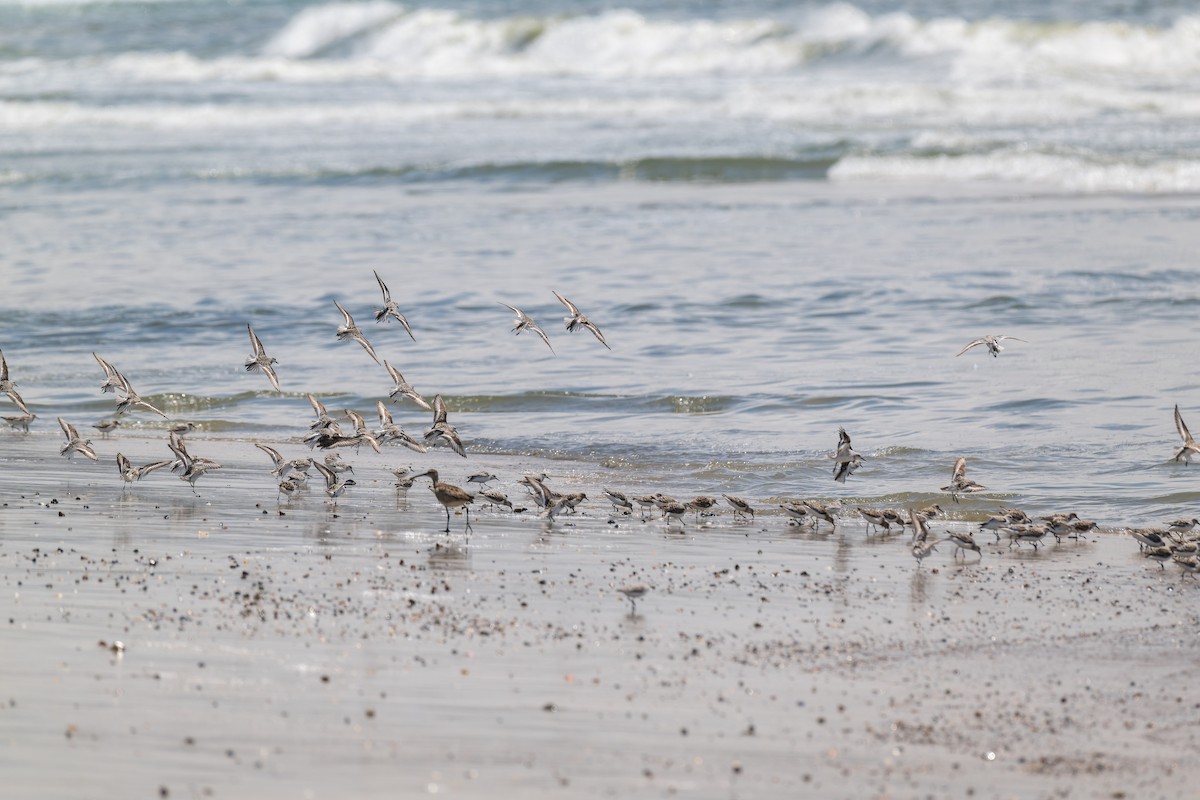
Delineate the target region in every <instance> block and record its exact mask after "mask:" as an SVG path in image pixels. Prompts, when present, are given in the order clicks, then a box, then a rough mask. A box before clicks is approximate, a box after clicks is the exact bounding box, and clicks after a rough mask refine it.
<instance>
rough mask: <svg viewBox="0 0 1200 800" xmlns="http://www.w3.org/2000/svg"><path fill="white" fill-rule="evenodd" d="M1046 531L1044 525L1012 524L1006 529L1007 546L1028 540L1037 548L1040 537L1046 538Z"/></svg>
mask: <svg viewBox="0 0 1200 800" xmlns="http://www.w3.org/2000/svg"><path fill="white" fill-rule="evenodd" d="M1046 533H1047V530H1046V526H1045V525H1013V526H1012V527H1010V528H1009V529H1008V546H1009V547H1012V546H1013V544H1020V543H1021V542H1028V543H1029V544H1031V545H1033V549H1034V550H1037V549H1038V547H1039V546H1040V545H1041V543H1042V539H1044V538H1046Z"/></svg>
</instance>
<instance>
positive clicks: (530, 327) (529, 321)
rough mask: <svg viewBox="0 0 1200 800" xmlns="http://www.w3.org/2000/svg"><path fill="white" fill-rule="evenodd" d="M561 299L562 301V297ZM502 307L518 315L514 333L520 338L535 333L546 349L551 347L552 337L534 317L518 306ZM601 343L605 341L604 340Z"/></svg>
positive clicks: (506, 305) (552, 349) (551, 349)
mask: <svg viewBox="0 0 1200 800" xmlns="http://www.w3.org/2000/svg"><path fill="white" fill-rule="evenodd" d="M559 299H560V300H562V298H561V297H560V298H559ZM564 302H566V301H564ZM500 305H502V306H504V307H505V308H507V309H509V310H510V311H512V312H513V313H514V314H516V315H517V318H516V319H515V320H513V333H515V334H516V335H518V336H520V335H521V331H533V332H534V333H536V334H537V335H538V336H540V337H541V339H542V341H543V342H545V343H546V347H550V337H549V336H547V335H546V332H545V331H544V330H542V329H541V328H540V327H538V324H537V323H536V322H534V321H533V317H531V316H529V315H528V314H526V313H525V312H524V311H522V310H521V309H519V308H517V307H516V306H510V305H509V304H508V303H501V304H500ZM601 341H603V339H602V340H601ZM550 352H551V353H553V352H554V348H553V347H550Z"/></svg>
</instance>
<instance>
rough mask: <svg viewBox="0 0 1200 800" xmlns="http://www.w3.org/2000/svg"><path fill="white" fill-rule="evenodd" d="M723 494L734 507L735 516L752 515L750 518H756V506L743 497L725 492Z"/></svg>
mask: <svg viewBox="0 0 1200 800" xmlns="http://www.w3.org/2000/svg"><path fill="white" fill-rule="evenodd" d="M721 496H722V497H724V498H725V502H726V503H729V505H730V506H732V507H733V515H734V516H735V517H750V519H754V506H752V505H750V504H749V503H747V502H746V501H745V500H743V499H742V498H740V497H735V496H734V495H731V494H723V495H721Z"/></svg>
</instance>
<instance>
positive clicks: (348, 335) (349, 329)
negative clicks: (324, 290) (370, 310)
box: [333, 300, 380, 364]
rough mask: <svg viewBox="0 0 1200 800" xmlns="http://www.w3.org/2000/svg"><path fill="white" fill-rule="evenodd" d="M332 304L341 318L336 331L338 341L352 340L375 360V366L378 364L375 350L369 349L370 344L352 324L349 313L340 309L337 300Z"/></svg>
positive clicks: (352, 320) (352, 319) (352, 318)
mask: <svg viewBox="0 0 1200 800" xmlns="http://www.w3.org/2000/svg"><path fill="white" fill-rule="evenodd" d="M333 304H334V305H335V306H337V310H338V311H340V312H342V318H343V323H342V325H341V326H340V327H339V328H338V329H337V338H338V341H345V340H346V339H353V340H354V341H356V342H358V343H359V344H360V345H362V348H363V350H366V351H367V355H369V356H370V357H371V358H373V359H375V363H376V364H379V363H380V361H379V356H377V355H375V348H374V347H371V343H370V342H368V341H367V337H366V336H363V332H362V330H361V329H359V327H358V326H357V325H355V324H354V317H352V316H350V312H349V311H347V310H346V309H344V308H342V304H341V303H339V302H338V301H337V300H334V301H333Z"/></svg>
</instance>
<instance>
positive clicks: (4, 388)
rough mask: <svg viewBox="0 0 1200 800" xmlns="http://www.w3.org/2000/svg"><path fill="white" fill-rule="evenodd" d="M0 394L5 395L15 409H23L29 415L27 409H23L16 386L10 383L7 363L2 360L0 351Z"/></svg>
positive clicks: (23, 404)
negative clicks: (13, 404)
mask: <svg viewBox="0 0 1200 800" xmlns="http://www.w3.org/2000/svg"><path fill="white" fill-rule="evenodd" d="M0 394H6V395H8V396H9V399H11V400H12V401H13V402H14V403H16V404H17V408H23V409H25V413H26V414H28V413H29V409H27V408H25V401H24V400H23V399H21V395H20V394H19V393H18V392H17V385H16V384H15V383H13V382H12V380H11V379H10V378H9V374H8V361H6V360H5V358H4V352H3V351H0Z"/></svg>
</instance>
